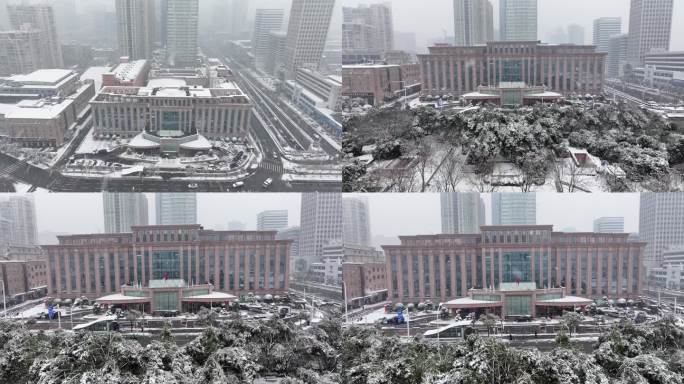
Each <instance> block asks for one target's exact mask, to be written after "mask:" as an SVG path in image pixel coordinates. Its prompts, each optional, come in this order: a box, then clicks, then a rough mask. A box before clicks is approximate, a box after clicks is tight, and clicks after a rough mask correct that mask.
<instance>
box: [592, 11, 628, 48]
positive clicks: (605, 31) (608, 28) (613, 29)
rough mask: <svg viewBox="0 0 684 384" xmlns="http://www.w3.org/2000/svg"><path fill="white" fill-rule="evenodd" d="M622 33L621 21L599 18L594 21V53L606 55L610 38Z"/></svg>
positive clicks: (613, 18)
mask: <svg viewBox="0 0 684 384" xmlns="http://www.w3.org/2000/svg"><path fill="white" fill-rule="evenodd" d="M620 33H622V19H620V18H619V17H601V18H598V19H596V20H594V39H593V44H594V45H595V46H596V52H604V53H608V49H609V43H610V38H611V37H613V36H615V35H619V34H620Z"/></svg>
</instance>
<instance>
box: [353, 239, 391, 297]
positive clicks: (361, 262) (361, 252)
mask: <svg viewBox="0 0 684 384" xmlns="http://www.w3.org/2000/svg"><path fill="white" fill-rule="evenodd" d="M385 272H386V268H385V257H384V255H383V253H382V251H378V250H376V249H375V248H373V247H366V246H360V245H349V246H347V245H345V246H344V259H343V262H342V280H343V281H344V285H343V289H346V290H347V295H346V296H347V302H348V304H349V305H351V306H360V305H363V304H372V303H376V302H379V301H382V300H385V299H386V298H387V279H386V277H385Z"/></svg>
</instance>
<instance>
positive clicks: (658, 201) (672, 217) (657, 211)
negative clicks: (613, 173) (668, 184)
mask: <svg viewBox="0 0 684 384" xmlns="http://www.w3.org/2000/svg"><path fill="white" fill-rule="evenodd" d="M639 239H640V240H641V241H644V242H646V243H647V245H646V249H645V251H644V260H645V265H646V267H648V268H654V267H660V264H661V262H662V252H663V250H664V249H666V248H669V247H673V246H678V245H684V193H650V192H649V193H642V194H641V201H640V204H639Z"/></svg>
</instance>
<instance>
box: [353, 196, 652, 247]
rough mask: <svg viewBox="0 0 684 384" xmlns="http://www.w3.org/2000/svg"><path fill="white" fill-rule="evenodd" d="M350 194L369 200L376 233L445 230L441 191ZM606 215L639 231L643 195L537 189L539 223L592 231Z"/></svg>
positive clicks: (488, 216) (628, 229)
mask: <svg viewBox="0 0 684 384" xmlns="http://www.w3.org/2000/svg"><path fill="white" fill-rule="evenodd" d="M350 195H351V196H356V197H363V198H366V199H367V200H368V204H369V209H370V222H371V235H372V236H374V237H376V236H382V237H396V236H399V235H430V234H437V233H441V230H442V225H441V222H440V205H439V194H438V193H423V194H420V193H415V194H402V193H383V194H363V195H361V194H353V195H352V194H350ZM345 196H346V195H345ZM482 198H483V200H484V202H485V211H486V212H485V215H486V220H487V224H491V222H492V214H491V209H490V205H491V195H489V194H483V195H482ZM604 216H623V217H624V218H625V232H630V233H631V232H638V231H639V195H638V194H635V193H625V194H608V193H603V194H601V193H599V194H579V193H566V194H560V193H537V224H551V225H553V226H554V230H556V231H561V230H564V229H566V228H574V229H575V230H576V231H580V232H584V231H586V232H591V231H592V230H593V223H594V219H596V218H598V217H604Z"/></svg>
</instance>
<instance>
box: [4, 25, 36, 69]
mask: <svg viewBox="0 0 684 384" xmlns="http://www.w3.org/2000/svg"><path fill="white" fill-rule="evenodd" d="M41 38H42V32H41V31H40V30H38V29H33V28H24V29H21V30H13V31H0V75H2V76H9V75H14V74H18V73H27V72H33V71H35V70H37V69H40V68H47V65H46V64H44V60H43V59H44V58H43V55H42V50H41V46H42V40H41Z"/></svg>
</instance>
